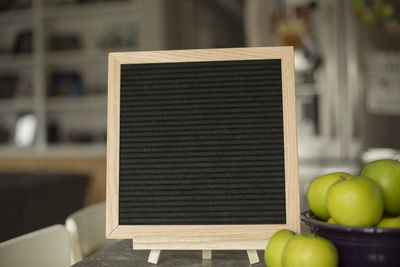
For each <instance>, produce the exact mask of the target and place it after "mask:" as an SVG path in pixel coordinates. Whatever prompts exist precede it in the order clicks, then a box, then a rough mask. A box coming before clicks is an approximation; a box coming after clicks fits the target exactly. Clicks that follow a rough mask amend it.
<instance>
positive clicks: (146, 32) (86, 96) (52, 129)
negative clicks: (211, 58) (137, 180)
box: [0, 0, 168, 155]
mask: <svg viewBox="0 0 400 267" xmlns="http://www.w3.org/2000/svg"><path fill="white" fill-rule="evenodd" d="M16 3H19V4H18V5H17V4H16ZM165 7H166V3H165V1H157V0H114V1H113V0H104V1H101V0H100V1H91V0H87V1H85V0H83V1H82V0H81V1H78V0H24V1H12V0H10V1H3V2H2V5H0V35H1V36H2V38H1V39H0V154H2V155H9V153H12V154H19V153H21V154H24V155H27V154H28V155H29V153H31V154H57V155H58V154H61V155H74V154H77V155H80V154H91V155H105V140H106V118H107V57H108V52H110V51H135V50H144V49H146V50H156V49H165V48H166V46H167V41H166V40H167V37H168V34H167V26H168V24H167V23H166V18H167V16H166V14H165V11H166V8H165ZM26 114H31V116H30V117H29V118H30V120H27V119H26V118H25V120H24V119H22V120H21V118H24V117H23V116H24V115H26ZM25 117H26V116H25ZM26 121H28V122H26ZM19 132H20V133H19ZM29 133H34V136H31V137H30V138H31V140H32V142H30V141H29V135H30V134H29ZM17 136H18V137H17ZM18 138H19V139H21V138H22V139H24V138H25V139H26V140H27V141H25V142H22V143H21V142H19V141H18V140H16V139H18Z"/></svg>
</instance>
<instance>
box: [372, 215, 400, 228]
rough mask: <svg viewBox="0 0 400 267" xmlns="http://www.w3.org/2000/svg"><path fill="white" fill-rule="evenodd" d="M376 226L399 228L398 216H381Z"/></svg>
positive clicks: (399, 220) (399, 219) (399, 217)
mask: <svg viewBox="0 0 400 267" xmlns="http://www.w3.org/2000/svg"><path fill="white" fill-rule="evenodd" d="M376 227H382V228H400V216H397V217H386V218H383V219H382V220H381V221H380V222H379V223H378V225H377V226H376Z"/></svg>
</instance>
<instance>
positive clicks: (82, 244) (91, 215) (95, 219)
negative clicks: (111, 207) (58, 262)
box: [65, 202, 118, 264]
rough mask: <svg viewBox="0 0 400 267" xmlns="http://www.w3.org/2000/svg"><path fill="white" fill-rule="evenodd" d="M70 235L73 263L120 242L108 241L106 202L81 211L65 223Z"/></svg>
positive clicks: (73, 214)
mask: <svg viewBox="0 0 400 267" xmlns="http://www.w3.org/2000/svg"><path fill="white" fill-rule="evenodd" d="M65 227H66V228H67V230H68V232H69V233H70V238H71V239H70V240H71V252H72V253H71V263H72V264H74V263H76V262H78V261H81V260H82V259H83V258H85V257H86V256H88V255H90V254H92V253H93V252H95V251H97V250H99V249H101V248H103V247H106V246H108V245H111V244H113V243H115V242H116V241H118V240H107V239H106V238H105V236H106V204H105V202H102V203H99V204H95V205H92V206H89V207H86V208H83V209H80V210H78V211H76V212H74V213H72V214H71V215H70V216H68V218H67V220H66V221H65Z"/></svg>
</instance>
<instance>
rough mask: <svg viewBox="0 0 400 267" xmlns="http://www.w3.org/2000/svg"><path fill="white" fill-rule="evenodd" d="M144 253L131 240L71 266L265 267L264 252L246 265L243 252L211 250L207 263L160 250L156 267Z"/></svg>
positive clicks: (197, 254)
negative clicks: (134, 248) (210, 256)
mask: <svg viewBox="0 0 400 267" xmlns="http://www.w3.org/2000/svg"><path fill="white" fill-rule="evenodd" d="M148 256H149V251H148V250H132V241H131V240H123V241H120V242H118V243H116V244H114V245H112V246H110V247H108V248H105V249H102V250H100V251H98V252H96V253H95V254H93V255H91V256H89V257H87V258H85V259H84V260H83V261H81V262H78V263H76V264H74V265H73V267H107V266H110V267H111V266H112V267H133V266H135V267H154V266H157V267H211V266H213V267H244V266H246V267H249V266H251V267H265V266H266V265H265V263H264V251H261V250H260V251H258V257H259V258H260V263H257V264H253V265H250V263H249V259H248V257H247V253H246V251H244V250H243V251H242V250H238V251H225V250H215V251H212V259H211V260H202V259H201V251H199V250H194V251H191V250H183V251H177V250H164V251H161V254H160V258H159V260H158V264H157V265H154V264H151V263H148V262H147V258H148Z"/></svg>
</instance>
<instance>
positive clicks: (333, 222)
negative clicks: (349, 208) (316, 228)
mask: <svg viewBox="0 0 400 267" xmlns="http://www.w3.org/2000/svg"><path fill="white" fill-rule="evenodd" d="M326 222H327V223H330V224H337V223H336V222H335V220H334V219H333V218H332V217H330V218H329V220H327V221H326Z"/></svg>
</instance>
